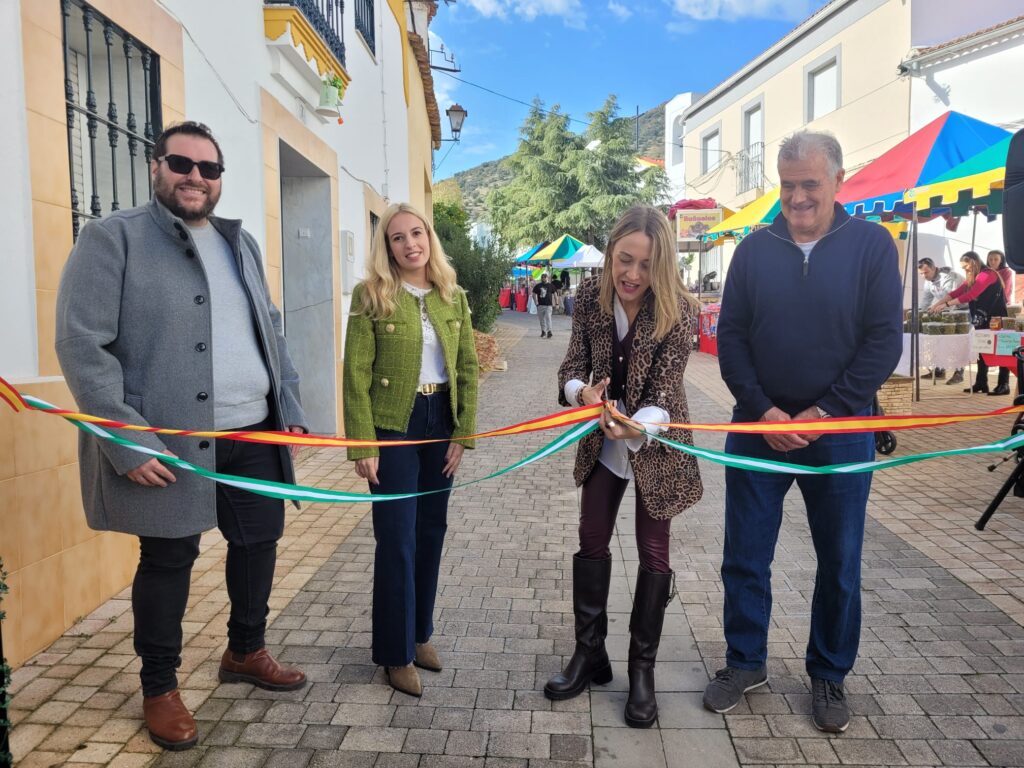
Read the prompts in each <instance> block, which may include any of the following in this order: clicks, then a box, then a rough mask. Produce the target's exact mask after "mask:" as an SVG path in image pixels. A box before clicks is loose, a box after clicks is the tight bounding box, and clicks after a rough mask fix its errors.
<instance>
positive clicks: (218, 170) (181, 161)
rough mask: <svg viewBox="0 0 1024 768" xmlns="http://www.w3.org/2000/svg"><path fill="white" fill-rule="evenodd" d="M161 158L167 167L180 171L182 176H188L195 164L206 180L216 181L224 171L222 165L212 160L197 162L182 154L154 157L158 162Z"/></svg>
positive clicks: (176, 171)
mask: <svg viewBox="0 0 1024 768" xmlns="http://www.w3.org/2000/svg"><path fill="white" fill-rule="evenodd" d="M161 160H163V161H164V162H166V163H167V167H168V168H170V169H171V170H172V171H174V172H175V173H180V174H181V175H182V176H188V175H189V174H190V173H192V169H193V168H194V167H195V166H197V165H198V166H199V175H200V176H202V177H203V178H204V179H206V180H208V181H216V180H217V179H219V178H220V175H221V174H222V173H224V166H223V165H221V164H220V163H215V162H213V161H212V160H199V161H198V162H197V161H195V160H193V159H192V158H191V157H185V156H184V155H164V156H163V157H158V158H157V159H156V161H157V162H158V163H159V162H160V161H161Z"/></svg>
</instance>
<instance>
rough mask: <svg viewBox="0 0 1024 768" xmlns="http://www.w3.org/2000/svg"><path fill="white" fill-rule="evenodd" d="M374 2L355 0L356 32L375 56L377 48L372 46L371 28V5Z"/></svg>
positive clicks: (371, 0) (372, 27)
mask: <svg viewBox="0 0 1024 768" xmlns="http://www.w3.org/2000/svg"><path fill="white" fill-rule="evenodd" d="M374 1H375V0H355V4H356V31H358V32H359V34H360V35H362V37H363V40H365V41H366V44H367V45H368V46H369V47H370V52H371V53H372V54H373V55H374V56H376V55H377V48H376V47H375V46H374V35H373V32H374V26H373V4H374Z"/></svg>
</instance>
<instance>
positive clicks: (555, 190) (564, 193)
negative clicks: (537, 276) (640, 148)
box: [487, 95, 668, 248]
mask: <svg viewBox="0 0 1024 768" xmlns="http://www.w3.org/2000/svg"><path fill="white" fill-rule="evenodd" d="M617 113H618V102H617V99H616V97H615V96H614V95H612V96H609V97H608V99H607V100H606V101H605V103H604V105H602V107H601V108H600V109H598V110H597V111H596V112H591V113H590V114H589V115H588V117H589V118H590V124H589V125H588V127H587V129H586V131H585V132H584V134H583V135H580V134H576V133H573V132H572V131H570V130H569V117H568V115H565V114H563V113H562V112H561V111H560V109H559V107H558V106H557V105H556V106H555V107H553V108H552V109H551V110H550V111H546V110H544V108H543V106H542V103H541V102H540V101H539V100H537V101H534V103H533V106H532V108H531V109H530V114H529V115H527V117H526V120H525V121H524V122H523V125H522V127H521V128H520V142H519V146H518V148H517V149H516V151H515V152H514V153H513V154H512V155H510V156H509V157H508V158H506V159H505V161H504V165H505V167H506V168H507V169H508V170H510V171H511V172H512V173H513V174H514V176H513V179H512V181H511V182H509V183H508V184H506V185H505V186H504V187H501V188H499V189H496V190H494V191H492V192H491V194H490V195H489V196H488V200H487V203H488V208H489V211H490V216H491V220H492V221H493V223H494V226H495V229H496V230H497V232H498V234H499V236H500V237H501V238H502V240H503V241H504V242H507V243H514V244H515V245H517V246H528V245H533V244H535V243H538V242H540V241H542V240H553V239H554V238H556V237H558V236H559V235H562V234H565V233H569V234H571V235H573V236H575V237H577V238H579V239H581V240H583V241H585V242H589V243H593V244H594V245H596V246H597V247H599V248H603V247H604V246H605V243H606V242H607V233H608V229H609V228H610V227H611V225H612V223H613V222H614V221H615V219H617V218H618V217H619V215H620V214H621V213H622V212H623V211H625V210H626V209H627V208H629V207H631V206H633V205H637V204H641V203H646V204H649V205H653V204H656V203H658V202H660V201H661V200H663V199H664V197H665V195H666V193H667V189H668V178H667V176H666V175H665V171H664V169H662V168H657V167H655V168H647V169H639V168H638V166H637V162H636V155H635V145H634V141H633V134H632V128H631V123H630V121H628V120H624V119H619V118H617V117H616V115H617Z"/></svg>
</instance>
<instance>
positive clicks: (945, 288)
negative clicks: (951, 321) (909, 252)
mask: <svg viewBox="0 0 1024 768" xmlns="http://www.w3.org/2000/svg"><path fill="white" fill-rule="evenodd" d="M917 271H918V273H919V274H920V275H921V277H922V278H924V290H923V291H922V293H921V304H920V306H922V307H930V306H932V305H933V304H935V303H936V302H939V301H942V300H943V299H944V298H946V296H948V295H949V292H950V291H952V290H954V289H955V288H959V287H960V286H961V285H963V282H964V278H963V276H962V275H961V274H960V273H958V272H954V271H953V270H952V269H950V268H949V267H936V266H935V262H934V261H932V260H931V259H929V258H928V257H925V258H923V259H919V260H918V262H917ZM933 374H934V375H935V378H937V379H942V378H945V376H946V371H945V369H943V368H936V369H935V370H934V371H933ZM963 381H964V369H963V368H957V369H956V371H954V372H953V375H952V376H950V377H949V380H948V381H947V382H946V384H962V383H963Z"/></svg>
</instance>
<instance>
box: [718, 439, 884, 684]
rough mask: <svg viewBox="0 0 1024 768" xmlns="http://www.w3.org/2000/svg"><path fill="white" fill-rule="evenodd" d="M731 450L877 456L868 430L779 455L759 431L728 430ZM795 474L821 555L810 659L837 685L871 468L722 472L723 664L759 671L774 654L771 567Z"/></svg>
mask: <svg viewBox="0 0 1024 768" xmlns="http://www.w3.org/2000/svg"><path fill="white" fill-rule="evenodd" d="M725 450H726V452H727V453H732V454H738V455H741V456H752V457H755V458H765V459H772V460H775V461H786V462H790V463H794V464H805V465H807V466H823V465H826V464H845V463H848V462H859V461H872V460H873V459H874V454H875V442H874V436H873V435H872V434H871V433H870V432H867V433H862V434H850V435H823V436H821V437H819V438H818V439H817V440H816V441H814V442H813V443H811V444H810V445H809V446H808V447H806V448H802V449H800V450H798V451H791V452H789V453H778V452H776V451H773V450H772V449H771V448H769V447H768V444H767V443H766V442H765V441H764V438H763V437H761V436H760V435H753V434H739V433H730V434H729V436H728V437H727V438H726V441H725ZM794 480H795V481H796V484H797V486H798V487H799V488H800V492H801V493H802V494H803V497H804V503H805V504H806V506H807V522H808V524H809V526H810V531H811V540H812V541H813V543H814V552H815V554H816V556H817V560H818V568H817V573H816V575H815V580H814V596H813V598H812V599H811V632H810V638H809V639H808V642H807V654H806V657H805V664H806V668H807V672H808V674H809V675H810V676H811V677H817V678H823V679H826V680H832V681H835V682H841V681H842V680H843V679H844V678H845V677H846V674H847V673H848V672H849V671H850V669H851V668H852V667H853V663H854V661H855V660H856V658H857V647H858V645H859V643H860V621H861V605H860V567H861V550H862V547H863V544H864V517H865V507H866V506H867V499H868V492H869V491H870V489H871V475H870V474H869V473H867V474H863V473H862V474H848V475H790V474H774V473H768V472H755V471H751V470H742V469H732V468H727V469H726V470H725V553H724V556H723V559H722V582H723V585H724V587H725V613H724V624H725V639H726V643H727V645H728V649H727V651H726V662H727V664H728V665H729V666H731V667H738V668H740V669H748V670H750V669H759V668H760V667H761V666H763V665H764V663H765V661H766V660H767V656H768V622H769V619H770V617H771V610H772V589H771V564H772V560H773V559H774V558H775V545H776V543H777V542H778V538H779V527H780V526H781V525H782V502H783V498H784V497H785V495H786V492H787V491H788V490H789V489H790V487H791V486H792V484H793V481H794Z"/></svg>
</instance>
